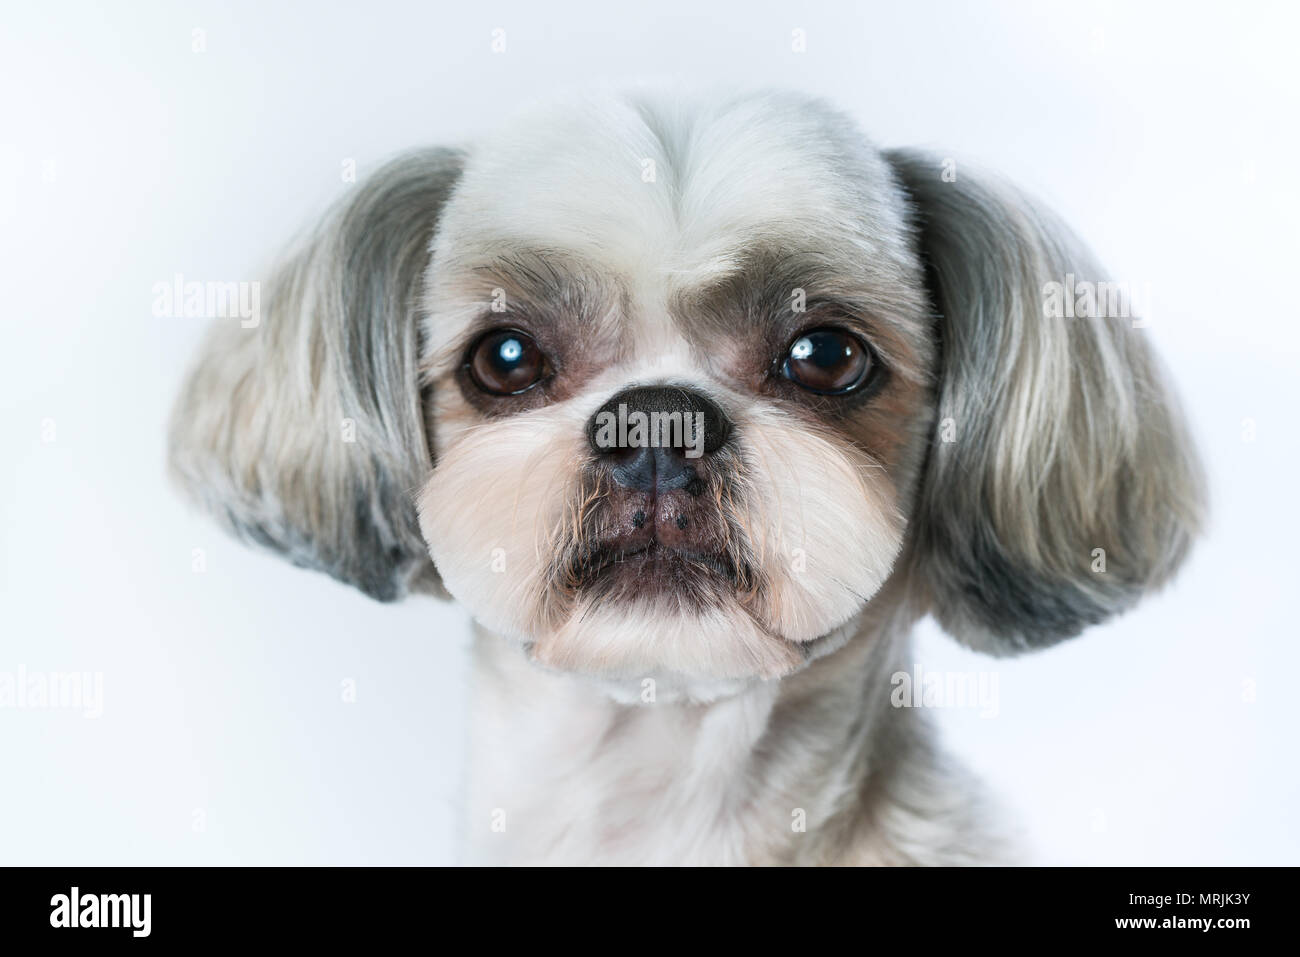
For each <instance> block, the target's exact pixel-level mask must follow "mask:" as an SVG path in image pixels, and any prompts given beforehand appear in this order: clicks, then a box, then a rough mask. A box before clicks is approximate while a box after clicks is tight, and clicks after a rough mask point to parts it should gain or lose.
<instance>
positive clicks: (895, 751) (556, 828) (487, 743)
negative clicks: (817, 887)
mask: <svg viewBox="0 0 1300 957" xmlns="http://www.w3.org/2000/svg"><path fill="white" fill-rule="evenodd" d="M873 604H874V602H873ZM910 625H911V619H910V617H906V618H905V617H904V616H902V615H900V614H893V615H890V616H885V617H884V618H883V619H882V618H881V617H880V616H878V615H876V616H866V620H864V621H863V622H861V623H860V625H859V627H858V628H857V629H856V633H855V636H854V637H853V638H852V639H851V640H850V641H849V642H848V643H847V644H845V645H844V646H843V647H841V648H840V649H838V650H837V651H834V652H832V653H830V654H828V655H826V656H825V657H822V658H820V659H817V660H815V661H813V662H812V663H811V664H809V665H808V666H807V667H806V668H804V669H803V670H802V671H800V672H797V673H796V674H793V675H791V676H789V677H786V678H783V679H780V680H774V681H766V682H755V683H753V684H751V685H748V686H746V687H745V688H744V689H743V690H740V691H739V692H737V693H735V694H733V695H730V696H728V697H725V698H720V699H718V700H716V701H713V702H711V703H708V704H699V703H683V702H674V703H637V704H626V703H620V702H617V701H615V700H613V699H611V698H610V697H609V696H608V695H607V694H605V693H603V692H602V691H600V690H599V689H598V688H597V687H595V686H594V685H593V684H592V683H590V682H588V681H585V680H583V679H581V678H577V677H573V676H567V675H558V674H553V673H549V672H546V671H543V670H541V669H539V668H537V667H536V666H534V665H532V664H530V663H529V662H528V661H527V660H526V659H525V657H524V655H523V654H521V652H520V650H519V648H518V647H517V646H514V645H512V644H510V643H509V642H507V641H505V640H503V639H501V638H498V637H497V636H495V635H492V634H489V633H487V632H483V631H480V632H479V634H478V635H477V637H476V642H475V649H474V657H475V685H476V687H475V699H474V701H473V708H474V711H475V714H474V721H473V734H472V737H471V745H470V747H471V752H470V760H469V765H470V788H469V793H468V796H467V806H466V808H465V810H466V814H467V816H468V822H467V823H468V828H467V832H466V833H467V839H468V842H469V847H468V848H467V849H466V850H467V852H468V855H469V857H470V858H471V860H472V861H473V862H475V863H502V864H505V863H510V864H537V863H552V864H554V863H571V864H656V863H658V864H670V863H671V864H826V863H863V864H869V863H875V864H907V863H933V864H946V863H972V862H976V861H978V862H988V861H989V860H990V859H991V858H992V859H997V858H999V857H1002V856H1004V855H1003V854H1002V852H1001V842H1000V841H999V840H998V839H996V838H995V837H993V836H991V835H990V834H987V833H985V831H986V829H987V827H988V823H987V822H988V820H989V816H988V814H987V811H986V809H984V808H982V807H981V806H980V805H981V802H980V801H979V800H977V797H978V796H977V795H976V794H973V793H972V790H973V788H972V787H971V786H970V785H969V781H968V779H966V776H965V775H963V774H962V773H961V772H960V770H959V769H955V768H953V767H952V766H951V765H949V764H948V763H947V762H946V761H945V760H944V759H943V758H942V757H941V756H940V755H939V754H938V752H937V750H936V749H935V748H934V746H933V744H932V736H931V734H930V733H929V728H928V722H927V721H926V720H925V715H924V713H923V712H922V711H919V710H915V709H910V708H894V707H892V706H891V702H890V691H891V683H890V676H891V675H892V674H894V673H896V672H897V671H899V670H906V667H907V665H906V662H907V661H908V655H909V650H910V646H911V640H910V630H911V628H910ZM963 784H967V786H965V787H963V786H962V785H963Z"/></svg>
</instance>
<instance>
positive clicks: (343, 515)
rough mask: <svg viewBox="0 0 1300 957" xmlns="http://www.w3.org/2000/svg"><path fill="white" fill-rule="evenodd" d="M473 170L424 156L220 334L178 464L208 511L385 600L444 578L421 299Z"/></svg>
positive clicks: (384, 175)
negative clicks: (431, 499) (428, 481)
mask: <svg viewBox="0 0 1300 957" xmlns="http://www.w3.org/2000/svg"><path fill="white" fill-rule="evenodd" d="M461 162H462V157H461V154H460V153H458V152H456V151H453V150H448V149H430V150H424V151H421V152H416V153H411V154H409V155H407V156H404V157H402V158H400V159H398V160H395V161H394V162H392V163H390V164H388V165H387V166H385V167H384V168H383V169H381V170H379V171H378V172H377V173H376V174H375V175H374V176H373V177H372V178H370V179H369V181H368V182H366V183H365V184H364V185H362V186H361V187H360V188H359V189H358V190H357V192H356V194H355V195H354V196H351V197H349V198H348V199H347V200H345V201H344V202H343V203H341V204H340V206H339V207H338V208H337V209H336V210H335V212H334V213H333V214H331V215H330V216H329V217H328V218H327V220H326V222H325V224H324V226H323V227H322V228H321V229H320V230H319V231H318V232H317V233H316V234H314V235H313V236H311V237H310V238H309V240H308V241H307V242H306V243H305V244H304V246H303V247H302V248H301V249H300V250H299V251H298V252H297V253H296V254H295V255H293V256H291V257H290V258H289V259H288V261H287V262H286V263H285V264H284V265H283V266H281V267H280V269H279V270H278V271H277V272H276V273H275V275H274V276H273V278H272V279H271V281H270V283H269V286H270V288H269V290H268V292H269V294H268V295H267V296H265V297H264V301H265V302H266V303H267V308H266V315H264V316H263V317H262V319H261V322H260V323H259V324H258V325H257V326H256V327H254V328H248V329H245V328H242V327H240V326H239V325H237V324H222V325H220V326H218V327H217V328H215V329H214V330H213V331H212V333H211V335H210V338H209V340H208V342H207V343H206V344H205V347H204V349H203V350H202V353H201V355H200V358H199V363H198V365H197V367H196V368H195V369H194V370H193V371H192V373H191V374H190V376H189V377H188V379H187V380H186V384H185V388H184V391H183V392H182V394H181V397H180V399H179V401H178V403H177V405H176V409H175V412H174V414H173V418H172V424H171V434H170V464H171V469H172V472H173V474H174V475H175V476H176V478H177V479H178V481H179V482H180V484H181V485H182V486H183V487H184V488H185V489H186V490H187V491H188V493H189V494H190V495H191V497H193V498H194V499H195V500H196V501H197V502H198V503H199V504H200V505H202V506H203V507H205V508H206V509H207V510H209V511H210V512H212V513H213V514H214V515H215V516H216V517H217V518H218V519H219V520H221V521H222V522H223V524H225V525H226V526H227V527H228V528H229V529H231V530H232V531H233V532H234V533H235V534H237V535H239V536H240V537H242V538H244V539H245V540H248V541H252V542H255V543H257V544H259V545H263V546H266V547H269V548H272V549H274V550H276V551H278V552H281V553H283V554H284V555H285V556H286V557H288V558H289V559H290V560H291V561H293V562H294V563H295V564H298V565H302V566H305V567H309V568H316V569H320V570H322V571H325V572H328V573H329V574H330V575H333V576H334V577H335V578H338V579H339V580H341V581H344V582H347V583H348V584H351V585H355V586H356V587H358V588H360V589H361V590H362V591H364V592H365V593H366V594H368V595H370V596H372V597H374V598H377V599H379V600H381V601H390V600H393V599H396V598H399V597H401V596H402V595H403V594H404V592H405V591H406V590H407V588H408V587H409V586H410V585H411V584H412V583H413V581H415V580H417V579H418V580H419V582H420V583H421V584H422V585H427V586H430V587H432V586H433V584H434V582H435V581H436V578H435V574H434V572H433V566H432V563H431V562H430V560H429V557H428V553H427V551H426V549H425V545H424V541H423V539H422V538H421V536H420V530H419V525H418V523H417V520H416V515H415V508H414V504H413V501H412V497H411V495H412V493H413V492H414V490H415V489H416V488H418V487H419V485H420V484H421V482H422V481H423V479H424V478H425V476H426V475H427V473H428V472H429V470H430V469H431V468H432V455H431V450H430V447H429V442H428V440H427V437H426V435H425V422H424V411H423V402H422V397H421V392H420V387H419V380H418V370H417V367H418V363H419V341H418V337H419V320H418V313H417V305H418V301H419V295H420V292H421V283H422V280H423V277H424V272H425V270H426V268H427V266H428V257H429V246H430V242H431V239H432V235H433V230H434V227H435V225H436V223H437V217H438V213H439V211H440V210H441V208H442V206H443V204H444V203H445V201H446V199H447V197H448V195H449V193H450V191H451V189H452V187H453V185H454V184H455V182H456V179H457V177H458V175H459V171H460V168H461ZM344 419H350V420H352V422H353V423H354V424H355V441H354V442H352V441H344V435H345V432H344Z"/></svg>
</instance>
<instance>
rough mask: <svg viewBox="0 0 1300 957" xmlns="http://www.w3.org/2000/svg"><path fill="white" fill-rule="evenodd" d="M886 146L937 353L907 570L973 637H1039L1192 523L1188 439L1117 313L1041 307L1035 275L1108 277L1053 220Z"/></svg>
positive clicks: (1011, 644) (1023, 645)
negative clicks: (923, 279)
mask: <svg viewBox="0 0 1300 957" xmlns="http://www.w3.org/2000/svg"><path fill="white" fill-rule="evenodd" d="M888 156H889V159H890V161H891V163H892V164H893V166H894V168H895V170H896V171H897V172H898V174H899V176H900V177H901V179H902V181H903V183H904V185H905V188H906V190H907V192H908V193H910V195H911V200H912V204H913V214H914V223H915V226H916V227H917V229H918V231H919V235H920V240H921V248H922V255H923V259H924V261H925V264H926V267H927V275H928V284H929V286H930V293H931V297H932V304H933V307H934V309H935V311H936V313H937V315H938V319H937V321H938V330H937V332H938V336H939V340H940V352H941V368H940V370H939V382H938V405H937V422H936V434H935V436H934V439H933V441H932V445H931V448H930V450H929V456H928V461H927V464H926V467H925V475H924V477H923V480H922V483H921V488H920V491H919V499H918V504H917V509H916V513H915V519H914V525H913V534H914V535H915V539H914V541H915V546H916V547H915V550H914V552H913V561H914V562H916V565H914V566H913V571H914V574H913V576H912V577H913V580H914V581H920V582H922V583H924V585H925V587H928V588H929V589H930V592H931V593H930V596H929V597H930V605H931V608H932V611H933V612H934V614H935V616H936V617H937V618H938V620H939V622H940V624H941V625H943V627H944V628H945V629H946V630H948V631H949V632H950V633H951V634H953V635H954V636H955V637H957V638H958V639H959V640H961V641H963V642H965V643H967V644H969V645H971V646H972V647H975V648H978V649H980V650H983V651H989V652H992V653H995V654H1010V653H1015V652H1019V651H1024V650H1029V649H1033V648H1038V647H1042V646H1046V645H1049V644H1052V643H1053V642H1056V641H1059V640H1061V639H1063V638H1068V637H1071V636H1073V635H1076V634H1078V633H1079V632H1080V631H1081V630H1082V629H1083V628H1085V627H1086V626H1088V625H1092V624H1096V623H1097V622H1100V621H1102V620H1103V619H1105V618H1107V617H1109V616H1110V615H1113V614H1115V613H1117V612H1119V611H1122V610H1124V609H1126V608H1128V607H1129V606H1131V605H1132V604H1133V603H1134V602H1136V601H1137V600H1138V598H1140V597H1141V596H1142V594H1143V593H1144V592H1146V591H1148V590H1150V589H1153V588H1155V587H1158V586H1159V585H1161V584H1162V583H1164V582H1165V581H1166V580H1167V579H1168V578H1169V577H1170V576H1171V575H1172V574H1173V572H1174V571H1175V570H1176V569H1177V567H1178V565H1179V563H1180V562H1181V561H1182V560H1183V557H1184V556H1185V555H1186V553H1187V550H1188V547H1189V544H1190V542H1191V539H1192V538H1193V536H1194V534H1195V533H1196V531H1197V529H1198V525H1199V523H1200V520H1201V513H1202V507H1203V500H1204V484H1203V479H1202V475H1201V470H1200V466H1199V463H1198V461H1197V457H1196V452H1195V449H1194V448H1193V446H1192V443H1191V441H1190V439H1189V437H1188V434H1187V431H1186V429H1185V427H1184V424H1183V421H1182V416H1181V413H1180V411H1179V409H1178V407H1177V402H1176V399H1175V397H1174V395H1173V394H1172V393H1171V392H1170V390H1169V388H1168V386H1167V385H1166V384H1165V383H1164V382H1163V380H1162V376H1161V374H1160V370H1159V368H1158V366H1157V363H1156V361H1155V358H1154V356H1153V355H1152V352H1151V347H1150V344H1149V342H1148V341H1147V337H1146V333H1145V332H1144V331H1143V330H1142V329H1141V328H1135V327H1134V322H1135V320H1134V319H1133V318H1065V316H1064V315H1061V314H1060V313H1062V312H1064V310H1063V309H1055V308H1051V304H1050V303H1049V302H1048V300H1047V298H1046V297H1047V291H1048V290H1049V289H1051V287H1049V286H1048V285H1047V284H1049V283H1058V284H1062V285H1065V284H1066V283H1067V282H1069V280H1068V279H1067V276H1070V275H1073V276H1074V277H1075V280H1076V282H1079V283H1081V282H1085V281H1090V282H1098V281H1104V280H1106V279H1107V277H1106V276H1104V275H1103V274H1102V272H1101V270H1100V269H1099V268H1098V267H1097V266H1096V265H1095V263H1094V262H1093V260H1092V258H1091V256H1090V254H1089V253H1088V251H1087V250H1086V249H1085V248H1084V247H1083V246H1082V244H1081V243H1080V242H1079V241H1078V239H1077V238H1076V237H1075V236H1073V235H1072V234H1071V233H1070V231H1069V230H1068V229H1067V228H1065V227H1064V226H1063V225H1062V224H1061V223H1060V222H1058V221H1057V220H1056V219H1054V218H1053V217H1051V216H1050V215H1048V214H1046V213H1045V212H1044V211H1043V210H1041V209H1040V208H1038V207H1036V206H1035V204H1034V203H1033V202H1031V201H1029V200H1027V199H1026V198H1024V197H1023V196H1021V195H1019V194H1018V193H1016V192H1015V191H1014V190H1011V189H1009V188H1007V187H1005V186H1002V185H1000V184H997V183H994V182H992V181H988V180H985V181H983V182H982V181H981V180H980V179H979V178H978V177H976V178H974V179H972V178H971V177H970V176H969V175H967V174H965V173H963V174H962V175H961V176H960V177H959V178H958V179H957V180H956V181H954V182H945V181H944V179H943V177H941V175H940V174H941V171H942V168H943V167H942V164H941V161H940V160H939V159H938V158H934V157H930V156H926V155H922V154H919V153H914V152H893V153H890V154H888ZM1120 311H1125V312H1127V310H1120ZM1098 549H1101V550H1102V551H1097V550H1098Z"/></svg>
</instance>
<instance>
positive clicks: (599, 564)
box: [566, 539, 753, 594]
mask: <svg viewBox="0 0 1300 957" xmlns="http://www.w3.org/2000/svg"><path fill="white" fill-rule="evenodd" d="M566 578H567V581H568V583H569V585H570V586H571V587H572V588H574V589H577V590H581V589H587V588H591V587H593V586H597V585H601V584H623V585H627V586H631V588H632V589H633V590H634V592H635V593H636V594H645V593H654V592H659V593H662V592H665V591H676V592H678V593H681V594H691V593H694V592H696V591H698V590H699V588H700V586H701V585H705V584H712V585H714V586H717V585H725V586H727V587H728V588H729V589H734V590H736V591H744V590H747V589H748V587H749V583H750V582H752V581H753V572H752V570H751V569H750V568H749V566H748V564H747V563H740V564H738V563H737V562H736V561H735V559H733V558H732V557H731V556H730V555H729V554H727V553H726V552H711V551H691V550H685V549H680V548H670V547H668V546H666V545H664V544H662V543H661V542H659V541H657V540H654V539H651V540H650V541H647V542H643V543H641V544H637V545H633V546H627V545H617V544H601V545H596V546H594V547H592V548H590V549H587V550H585V551H580V552H579V553H578V554H577V555H576V556H575V557H574V559H573V561H572V562H571V563H570V565H569V567H568V569H567V570H566Z"/></svg>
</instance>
